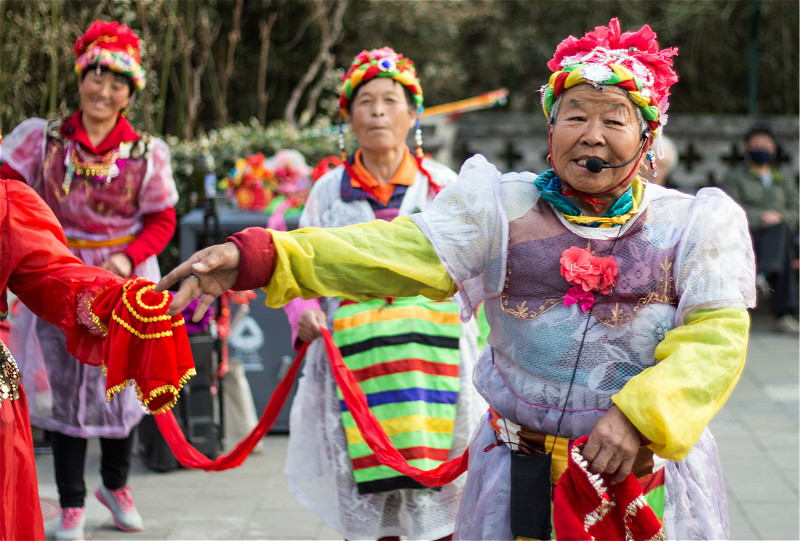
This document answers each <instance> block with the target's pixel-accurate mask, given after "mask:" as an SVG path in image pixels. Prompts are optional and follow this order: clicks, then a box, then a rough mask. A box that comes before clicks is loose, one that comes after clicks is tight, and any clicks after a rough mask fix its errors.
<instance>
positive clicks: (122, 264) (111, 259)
mask: <svg viewBox="0 0 800 541" xmlns="http://www.w3.org/2000/svg"><path fill="white" fill-rule="evenodd" d="M98 267H100V268H101V269H106V270H107V271H111V272H113V273H114V274H116V275H117V276H122V277H123V278H128V277H129V276H130V275H131V273H132V272H133V261H131V258H130V257H128V256H127V255H125V254H124V253H122V252H117V253H115V254H111V255H110V256H108V259H106V260H105V261H103V262H102V263H100V265H98Z"/></svg>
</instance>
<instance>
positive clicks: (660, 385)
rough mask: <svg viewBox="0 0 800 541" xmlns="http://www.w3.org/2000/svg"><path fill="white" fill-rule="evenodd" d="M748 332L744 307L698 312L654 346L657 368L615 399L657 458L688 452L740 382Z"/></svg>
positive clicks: (683, 455)
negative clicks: (647, 441) (648, 441)
mask: <svg viewBox="0 0 800 541" xmlns="http://www.w3.org/2000/svg"><path fill="white" fill-rule="evenodd" d="M749 328H750V315H749V314H748V312H747V310H746V309H745V308H715V309H706V310H695V311H694V312H692V313H691V314H689V315H687V316H686V319H685V324H684V325H682V326H680V327H677V328H675V329H673V330H671V331H669V332H668V333H667V334H666V335H665V336H664V340H662V341H661V343H660V344H659V345H658V347H656V351H655V357H656V360H658V364H656V365H655V366H652V367H650V368H648V369H647V370H645V371H643V372H642V373H640V374H638V375H636V376H634V377H633V378H631V380H630V381H628V383H626V384H625V386H624V387H623V388H622V390H621V391H620V392H619V393H618V394H616V395H614V396H613V397H612V400H613V401H614V403H615V404H616V405H617V406H618V407H619V408H620V409H621V410H622V411H623V413H625V415H626V416H627V417H628V419H630V421H631V422H632V423H633V424H634V426H636V428H637V429H638V430H639V431H640V432H641V433H642V435H644V437H645V438H647V439H648V440H650V441H651V442H652V443H650V445H649V447H650V449H652V450H653V452H655V453H656V454H657V455H659V456H661V457H664V458H667V459H670V460H682V459H683V458H686V455H688V454H689V451H691V449H692V447H693V446H694V444H695V443H696V442H697V439H698V438H699V437H700V434H701V433H702V432H703V429H704V428H705V427H706V426H707V425H708V423H709V422H710V421H711V419H712V418H713V417H714V415H716V413H717V412H718V411H719V410H720V409H721V408H722V406H723V404H725V401H726V400H727V399H728V396H730V394H731V392H732V391H733V388H734V386H735V385H736V382H737V381H739V376H741V374H742V369H743V368H744V360H745V353H746V352H747V340H748V336H749V334H748V331H749Z"/></svg>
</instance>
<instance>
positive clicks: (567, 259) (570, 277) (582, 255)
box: [560, 246, 617, 312]
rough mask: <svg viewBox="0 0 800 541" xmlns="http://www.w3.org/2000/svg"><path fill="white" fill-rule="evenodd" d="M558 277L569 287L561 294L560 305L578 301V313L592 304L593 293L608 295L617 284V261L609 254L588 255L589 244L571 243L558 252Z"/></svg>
mask: <svg viewBox="0 0 800 541" xmlns="http://www.w3.org/2000/svg"><path fill="white" fill-rule="evenodd" d="M560 263H561V276H563V277H564V278H565V279H566V280H567V283H568V284H569V285H571V286H572V287H571V288H569V290H568V291H567V293H566V296H565V297H564V306H569V305H570V304H576V303H577V304H578V306H579V307H580V309H581V312H586V310H589V309H590V308H591V307H592V306H594V292H595V291H596V292H598V293H600V294H601V295H608V294H609V293H611V290H612V289H613V288H614V286H615V285H616V283H617V262H616V261H614V258H613V257H612V256H610V255H609V256H606V257H600V256H596V255H594V254H592V252H591V250H590V249H589V247H586V248H578V247H577V246H572V247H570V248H567V249H566V250H564V251H563V252H562V253H561V259H560Z"/></svg>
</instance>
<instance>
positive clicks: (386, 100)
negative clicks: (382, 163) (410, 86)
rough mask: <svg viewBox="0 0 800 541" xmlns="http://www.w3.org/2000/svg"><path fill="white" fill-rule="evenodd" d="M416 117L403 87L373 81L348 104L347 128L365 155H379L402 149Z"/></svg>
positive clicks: (382, 79) (388, 81)
mask: <svg viewBox="0 0 800 541" xmlns="http://www.w3.org/2000/svg"><path fill="white" fill-rule="evenodd" d="M416 116H417V115H416V112H414V111H412V110H411V109H410V106H409V104H408V101H407V100H406V94H405V91H404V90H403V85H401V84H400V83H398V82H397V81H395V80H394V79H388V78H375V79H372V80H371V81H368V82H366V83H364V84H363V85H361V86H360V87H359V89H358V94H356V97H355V99H354V100H353V102H352V103H351V105H350V127H351V128H352V130H353V132H354V133H355V135H356V137H357V138H358V144H359V146H360V147H361V149H362V150H363V151H366V152H374V153H381V152H387V151H390V150H395V149H398V148H400V147H403V146H405V144H406V137H407V136H408V131H409V130H410V129H411V128H412V127H413V126H414V119H415V118H416Z"/></svg>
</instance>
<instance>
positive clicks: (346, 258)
mask: <svg viewBox="0 0 800 541" xmlns="http://www.w3.org/2000/svg"><path fill="white" fill-rule="evenodd" d="M271 233H272V240H273V242H274V244H275V250H276V258H275V259H276V263H275V269H274V271H273V274H272V279H271V280H270V282H269V285H267V287H265V288H263V290H264V291H265V292H266V293H267V305H268V306H272V307H273V308H277V307H279V306H283V305H284V304H286V303H287V302H289V301H290V300H292V299H293V298H295V297H302V298H304V299H311V298H314V297H346V298H349V299H353V300H359V301H364V300H370V299H376V298H382V297H411V296H415V295H425V296H426V297H429V298H431V299H434V300H441V299H446V298H448V297H451V296H453V295H454V294H455V292H456V285H455V283H454V282H453V280H452V279H451V278H450V276H449V275H448V274H447V271H446V270H445V269H444V267H443V266H442V264H441V263H440V262H439V257H438V256H437V255H436V252H435V251H434V249H433V246H432V245H431V243H430V242H428V239H427V238H426V237H425V235H424V234H423V233H422V231H421V230H420V229H419V227H417V226H416V224H415V223H414V222H413V221H412V220H411V219H410V218H408V217H399V218H396V219H395V220H393V221H392V222H386V221H384V220H375V221H374V222H369V223H365V224H359V225H353V226H348V227H337V228H331V229H324V228H316V227H308V228H304V229H297V230H295V231H291V232H281V231H271Z"/></svg>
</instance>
